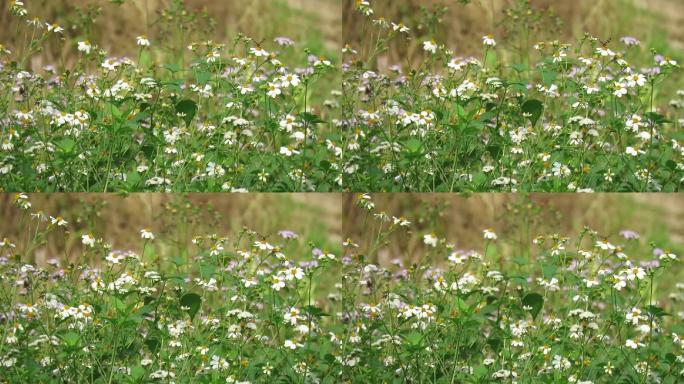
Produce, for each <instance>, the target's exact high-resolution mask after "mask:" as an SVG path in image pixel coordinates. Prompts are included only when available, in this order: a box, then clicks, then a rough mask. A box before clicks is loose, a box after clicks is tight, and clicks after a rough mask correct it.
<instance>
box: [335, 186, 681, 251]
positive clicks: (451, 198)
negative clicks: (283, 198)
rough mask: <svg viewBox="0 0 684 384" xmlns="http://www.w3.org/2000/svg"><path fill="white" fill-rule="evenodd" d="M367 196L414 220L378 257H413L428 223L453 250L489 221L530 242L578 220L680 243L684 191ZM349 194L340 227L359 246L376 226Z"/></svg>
mask: <svg viewBox="0 0 684 384" xmlns="http://www.w3.org/2000/svg"><path fill="white" fill-rule="evenodd" d="M371 196H372V198H373V201H374V202H375V203H376V206H377V208H378V210H380V211H385V212H386V213H387V214H388V215H394V216H405V217H406V218H407V219H409V220H410V221H412V223H413V224H414V226H413V234H412V235H411V236H405V235H403V234H402V235H397V236H393V237H391V238H390V239H389V240H390V243H391V244H390V245H389V246H388V247H386V249H385V251H384V252H383V253H381V254H379V255H378V257H379V262H381V263H386V262H389V261H390V260H391V259H392V258H395V257H404V256H405V255H409V257H412V258H415V259H418V258H420V257H421V254H422V252H423V250H424V246H423V244H422V235H423V234H424V233H426V231H428V230H431V229H433V228H434V229H436V230H437V235H439V236H440V237H446V238H447V240H449V241H452V242H455V244H456V246H457V247H458V248H460V249H481V247H482V245H483V240H482V230H483V229H484V228H493V229H494V231H495V232H496V233H498V234H499V235H500V237H502V238H507V239H517V240H518V241H528V242H529V241H531V240H532V238H533V237H534V236H537V235H542V234H551V233H562V234H576V233H578V232H579V231H580V230H581V229H582V227H583V226H585V225H587V226H589V227H590V228H592V229H595V230H597V231H599V232H600V233H601V234H603V235H611V236H612V235H617V234H618V232H619V231H620V230H623V229H631V230H635V231H637V232H639V233H641V234H642V235H643V236H644V237H645V238H647V239H651V240H656V241H659V242H661V243H660V245H664V244H662V242H663V241H665V242H669V241H671V242H673V243H674V244H675V245H677V246H679V247H681V246H683V245H684V244H682V241H684V226H682V225H681V218H682V210H681V209H676V208H674V207H677V206H684V196H682V195H678V194H610V193H602V194H591V195H584V194H572V193H570V194H563V193H558V194H550V193H538V194H531V195H529V199H527V200H526V199H525V197H523V196H522V195H519V194H504V193H481V194H475V195H471V196H460V195H455V194H439V193H423V194H421V193H391V194H371ZM355 198H356V196H353V195H351V194H349V195H347V196H346V197H345V208H344V218H343V224H342V231H343V233H344V234H345V236H347V237H350V238H351V239H353V240H355V241H359V242H360V244H361V245H362V246H365V245H367V244H369V243H370V241H371V240H372V237H373V236H374V235H375V234H376V233H377V231H376V228H377V227H376V226H375V225H373V223H372V222H370V221H367V222H364V221H365V220H366V214H365V212H364V211H362V210H361V209H359V208H357V207H356V206H355ZM521 202H524V204H521ZM665 202H667V203H665ZM530 203H531V204H530ZM429 207H441V208H440V209H433V210H432V211H433V213H434V215H431V214H429V213H428V214H426V212H430V209H429ZM533 207H537V208H539V209H538V213H533V212H534V211H535V209H534V208H533ZM523 223H528V224H529V230H526V229H524V227H523ZM521 236H522V237H523V238H521ZM525 238H527V240H525Z"/></svg>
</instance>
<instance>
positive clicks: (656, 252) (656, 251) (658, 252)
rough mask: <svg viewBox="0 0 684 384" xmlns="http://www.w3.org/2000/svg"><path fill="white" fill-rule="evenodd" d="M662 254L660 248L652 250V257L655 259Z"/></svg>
mask: <svg viewBox="0 0 684 384" xmlns="http://www.w3.org/2000/svg"><path fill="white" fill-rule="evenodd" d="M664 253H665V251H663V250H662V248H653V256H655V257H660V255H662V254H664Z"/></svg>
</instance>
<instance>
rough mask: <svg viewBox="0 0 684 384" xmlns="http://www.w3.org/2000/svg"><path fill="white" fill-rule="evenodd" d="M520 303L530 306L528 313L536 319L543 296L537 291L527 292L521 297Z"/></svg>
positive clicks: (542, 303) (542, 302)
mask: <svg viewBox="0 0 684 384" xmlns="http://www.w3.org/2000/svg"><path fill="white" fill-rule="evenodd" d="M522 303H523V305H524V306H528V307H532V310H530V313H531V314H532V318H533V319H536V318H537V315H538V314H539V312H540V311H541V309H542V306H543V305H544V297H543V296H542V295H540V294H538V293H528V294H527V295H525V297H523V299H522Z"/></svg>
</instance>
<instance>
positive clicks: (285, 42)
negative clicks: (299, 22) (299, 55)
mask: <svg viewBox="0 0 684 384" xmlns="http://www.w3.org/2000/svg"><path fill="white" fill-rule="evenodd" d="M273 41H274V42H275V43H276V44H278V45H280V46H281V47H290V46H293V45H294V40H292V39H290V38H289V37H285V36H278V37H276V38H275V39H273Z"/></svg>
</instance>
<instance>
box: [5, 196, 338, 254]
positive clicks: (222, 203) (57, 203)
mask: <svg viewBox="0 0 684 384" xmlns="http://www.w3.org/2000/svg"><path fill="white" fill-rule="evenodd" d="M28 196H29V201H30V202H31V203H32V204H33V212H36V211H42V212H43V213H44V214H45V215H52V216H55V217H56V216H62V217H63V218H64V219H65V220H67V221H68V222H69V229H70V233H68V234H67V235H66V236H62V235H61V234H59V235H58V234H57V233H55V234H51V235H50V237H49V238H48V239H47V242H46V245H45V246H41V247H39V248H37V249H36V250H35V252H33V254H32V255H29V259H31V260H27V261H34V262H36V263H38V264H42V263H44V262H45V261H46V260H48V259H50V258H53V257H58V258H61V259H64V258H69V259H73V258H74V257H76V256H77V255H79V254H80V250H81V235H82V234H86V233H89V232H92V234H93V235H95V236H96V237H102V238H103V239H104V240H105V241H106V242H108V243H110V244H112V246H113V248H114V249H121V250H135V251H139V248H140V246H141V244H142V243H141V241H142V240H141V239H140V230H141V229H142V228H149V229H150V230H151V231H152V232H153V233H154V234H155V235H156V237H157V239H158V241H155V247H157V252H158V253H159V254H162V255H169V254H170V255H172V256H174V255H178V254H177V253H175V252H176V248H186V249H187V248H188V247H190V241H191V239H192V237H193V236H196V235H210V234H214V233H215V234H217V235H218V236H228V237H230V239H231V240H234V239H235V237H236V235H237V234H238V232H240V230H241V229H242V228H243V227H246V228H248V229H250V230H253V231H256V232H258V233H259V234H260V235H263V236H266V237H269V238H271V239H273V240H274V241H275V239H276V238H277V237H278V236H277V233H278V231H280V230H291V231H294V232H295V233H297V234H299V236H300V239H301V241H300V243H301V244H304V245H306V244H307V242H309V241H310V242H312V243H314V244H315V245H317V246H319V247H322V248H325V249H329V250H337V249H339V248H340V245H341V242H342V238H341V220H340V217H341V209H342V195H341V194H335V193H320V194H319V193H306V194H304V193H302V194H296V193H292V194H259V193H249V194H230V193H215V194H212V193H191V194H187V195H182V194H165V193H140V194H130V195H126V196H124V195H117V194H102V193H48V194H29V195H28ZM14 198H15V195H13V194H8V193H5V194H0V216H1V217H2V218H3V220H2V221H1V222H0V239H2V238H4V237H6V238H8V239H9V240H10V241H12V242H14V243H15V244H17V251H18V252H21V250H22V246H21V245H22V244H24V243H25V240H26V239H27V237H28V236H32V235H33V231H34V230H35V229H34V228H35V221H32V222H31V223H28V220H26V214H25V212H24V211H21V210H20V209H19V208H18V207H17V206H16V205H15V204H14ZM291 256H292V257H298V256H301V255H291Z"/></svg>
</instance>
